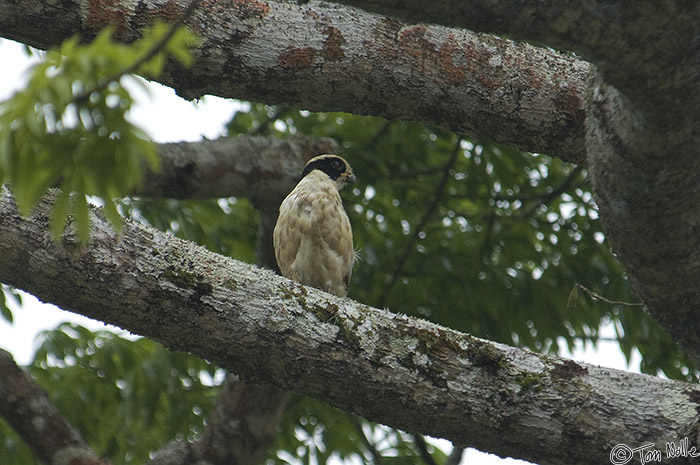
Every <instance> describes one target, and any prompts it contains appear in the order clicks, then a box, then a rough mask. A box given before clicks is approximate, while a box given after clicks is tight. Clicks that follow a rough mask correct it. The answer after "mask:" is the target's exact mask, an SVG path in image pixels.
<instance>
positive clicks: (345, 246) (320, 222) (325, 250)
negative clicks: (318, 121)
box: [273, 154, 355, 296]
mask: <svg viewBox="0 0 700 465" xmlns="http://www.w3.org/2000/svg"><path fill="white" fill-rule="evenodd" d="M354 181H355V175H354V174H353V173H352V168H350V165H349V164H348V162H346V161H345V160H344V159H343V158H341V157H339V156H337V155H330V154H329V155H320V156H318V157H315V158H312V159H311V160H309V162H308V163H307V164H306V167H305V168H304V171H303V172H302V175H301V180H300V181H299V183H298V184H297V185H296V187H295V188H294V189H293V190H292V192H290V193H289V195H288V196H287V198H285V199H284V201H283V202H282V205H280V211H279V217H278V218H277V224H276V225H275V231H274V235H273V240H274V247H275V257H276V258H277V264H278V265H279V267H280V271H281V272H282V275H283V276H286V277H287V278H291V279H294V280H296V281H299V282H301V283H303V284H308V285H309V286H313V287H317V288H319V289H322V290H324V291H326V292H330V293H332V294H335V295H338V296H345V295H346V294H347V292H348V283H349V282H350V274H351V273H352V265H353V262H354V260H355V257H354V252H353V246H352V229H351V228H350V220H348V215H347V213H345V210H344V209H343V203H342V201H341V199H340V194H339V193H338V191H339V190H340V189H342V188H343V187H344V186H345V185H346V184H347V183H351V182H354Z"/></svg>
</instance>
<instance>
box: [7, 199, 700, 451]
mask: <svg viewBox="0 0 700 465" xmlns="http://www.w3.org/2000/svg"><path fill="white" fill-rule="evenodd" d="M50 208H51V202H50V199H48V200H47V201H44V202H42V204H40V206H39V207H37V209H36V211H35V213H34V215H33V216H32V217H31V218H29V219H23V218H22V217H21V216H20V215H19V213H18V212H17V209H16V206H15V205H14V202H13V200H12V198H11V196H10V194H9V192H8V191H7V189H3V190H2V195H1V196H0V281H4V282H7V283H10V284H11V285H14V286H17V287H19V288H23V289H25V290H27V291H29V292H31V293H33V294H34V295H36V296H38V297H39V298H41V299H42V300H45V301H48V302H53V303H55V304H57V305H60V306H62V307H64V308H66V309H69V310H72V311H75V312H79V313H81V314H84V315H86V316H89V317H91V318H96V319H100V320H102V321H106V322H110V323H112V324H116V325H118V326H121V327H123V328H126V329H129V330H130V331H132V332H135V333H138V334H142V335H144V336H146V337H149V338H151V339H154V340H157V341H160V342H162V343H163V344H165V345H166V346H168V347H170V348H172V349H174V350H185V351H189V352H192V353H195V354H197V355H199V356H201V357H204V358H207V359H209V360H211V361H213V362H215V363H217V364H219V365H220V366H222V367H225V368H228V369H231V370H232V371H234V372H236V373H239V374H240V375H241V376H242V377H243V378H244V379H245V380H246V382H256V383H269V384H272V385H274V386H276V387H277V388H278V389H282V390H292V391H296V392H303V393H306V394H309V395H312V396H315V397H317V398H319V399H321V400H324V401H326V402H328V403H330V404H332V405H335V406H337V407H339V408H343V409H345V410H348V411H351V412H354V413H357V414H359V415H362V416H365V417H366V418H368V419H370V420H372V421H378V422H382V423H385V424H388V425H390V426H394V427H397V428H400V429H403V430H406V431H409V432H412V433H421V434H430V435H432V436H436V437H444V438H447V439H450V440H452V441H453V442H454V443H455V444H456V445H460V446H473V447H476V448H479V449H481V450H486V451H489V452H492V453H495V454H498V455H501V456H514V457H519V458H523V459H526V460H531V461H536V462H546V463H561V464H569V463H580V464H600V463H605V461H606V460H608V457H609V454H610V450H611V449H612V447H613V446H614V445H616V444H619V443H624V444H629V445H630V446H632V447H636V446H637V445H640V444H646V443H650V442H653V443H655V444H656V445H657V447H658V448H660V449H662V450H663V449H664V442H668V441H676V442H678V441H679V439H681V438H684V437H686V436H687V437H689V440H690V443H691V445H696V444H697V438H696V436H695V434H696V432H697V426H698V419H699V416H700V415H699V414H698V399H700V389H699V388H697V387H696V386H692V385H689V384H686V383H680V382H672V381H668V380H663V379H658V378H653V377H649V376H644V375H636V374H631V373H625V372H621V371H616V370H609V369H605V368H599V367H594V366H589V365H584V364H578V363H574V362H572V361H564V360H558V359H555V358H551V357H547V356H543V355H538V354H535V353H531V352H528V351H524V350H520V349H515V348H512V347H509V346H505V345H502V344H496V343H490V342H487V341H484V340H480V339H477V338H474V337H471V336H468V335H465V334H460V333H457V332H455V331H452V330H449V329H446V328H442V327H439V326H436V325H433V324H430V323H427V322H424V321H421V320H417V319H414V318H409V317H406V316H401V315H396V314H392V313H390V312H387V311H382V310H378V309H372V308H369V307H367V306H365V305H362V304H358V303H355V302H353V301H351V300H349V299H341V298H336V297H334V296H331V295H329V294H326V293H324V292H321V291H318V290H316V289H312V288H308V287H305V286H302V285H300V284H298V283H295V282H293V281H290V280H288V279H284V278H281V277H279V276H277V275H275V274H274V273H271V272H268V271H265V270H261V269H257V268H255V267H252V266H249V265H245V264H243V263H240V262H237V261H235V260H231V259H227V258H225V257H222V256H219V255H217V254H214V253H211V252H208V251H207V250H205V249H204V248H202V247H198V246H195V245H193V244H191V243H188V242H185V241H182V240H178V239H176V238H174V237H171V236H169V235H167V234H165V233H162V232H159V231H156V230H153V229H151V228H148V227H145V226H143V225H139V224H135V223H131V222H127V223H126V224H125V225H124V228H123V231H122V233H121V236H119V237H115V235H114V233H113V232H112V231H111V229H110V228H109V225H108V224H107V223H106V222H105V221H104V219H102V218H101V216H100V215H98V214H96V212H93V213H91V222H92V224H93V230H92V234H91V236H92V238H93V240H92V242H91V243H90V244H89V245H87V246H84V247H81V246H80V242H79V241H78V239H77V238H76V237H75V236H72V235H68V236H66V237H65V238H64V240H63V241H62V243H60V244H56V243H54V242H52V241H51V240H50V239H49V237H50V235H49V232H48V218H49V210H50ZM348 380H352V386H351V387H349V385H348ZM659 399H662V401H661V402H660V401H659ZM674 463H690V462H684V461H683V459H679V460H678V461H677V462H674Z"/></svg>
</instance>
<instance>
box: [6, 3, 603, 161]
mask: <svg viewBox="0 0 700 465" xmlns="http://www.w3.org/2000/svg"><path fill="white" fill-rule="evenodd" d="M98 3H99V2H98ZM90 5H91V7H89V8H86V9H81V8H80V6H79V4H78V3H76V2H72V1H69V0H61V1H59V2H53V3H51V4H50V5H48V4H44V3H43V2H36V3H35V2H32V3H31V4H30V5H26V4H24V3H22V4H18V3H16V2H14V1H12V0H0V35H2V36H4V37H7V38H11V39H14V40H19V41H22V42H24V43H28V44H31V45H34V46H38V47H41V48H46V47H50V46H55V45H57V44H58V43H60V41H61V40H63V39H65V38H66V37H69V36H70V35H72V34H76V33H77V34H80V35H82V36H83V37H86V38H89V37H92V36H93V35H94V34H95V32H96V31H98V30H99V29H101V28H102V27H104V26H105V25H106V24H112V25H114V26H116V27H117V30H118V31H119V32H120V34H121V36H122V37H124V38H125V39H126V40H133V39H134V38H136V37H137V36H138V33H139V29H140V28H141V27H142V26H143V25H144V23H145V22H146V21H147V20H148V21H150V20H151V19H153V18H156V17H161V18H166V19H167V18H171V17H176V15H177V14H179V12H180V11H181V9H183V8H184V7H185V5H186V2H184V1H172V2H167V3H165V4H164V3H162V2H156V1H152V0H151V1H142V2H138V3H134V2H110V7H109V10H108V11H109V14H107V13H106V11H107V10H105V11H102V10H100V8H99V7H98V6H97V5H98V4H96V3H90ZM27 17H31V18H32V23H31V24H27V22H26V21H24V19H25V18H27ZM57 18H58V19H59V20H58V21H57ZM187 23H188V25H189V26H190V28H191V29H192V30H193V31H194V32H195V33H197V34H199V35H200V36H202V37H203V38H204V40H205V42H204V45H203V46H202V47H201V48H200V50H199V53H198V56H197V59H196V60H197V61H196V63H195V65H194V66H192V67H191V68H189V69H180V68H177V69H176V68H171V69H170V72H169V75H168V76H166V77H164V78H163V79H162V81H163V82H164V83H165V84H167V85H170V86H172V87H174V88H175V89H176V90H177V91H178V93H179V94H181V95H183V96H186V97H187V98H193V97H199V96H201V95H203V94H215V95H220V96H223V97H235V98H243V99H248V100H254V101H265V102H268V103H277V104H284V105H290V106H295V107H303V108H307V109H310V110H319V111H331V110H342V111H348V112H351V113H356V114H371V115H378V116H384V117H387V118H390V119H411V120H419V121H423V122H426V123H431V124H435V125H437V126H441V127H444V128H448V129H451V130H453V131H456V132H458V133H464V134H466V135H469V136H478V137H483V138H486V139H489V140H493V141H497V142H501V143H505V144H511V145H513V146H515V147H518V148H520V149H523V150H528V151H533V152H541V153H547V154H549V155H552V156H557V157H560V158H563V159H565V160H569V161H574V162H576V163H584V162H585V157H584V155H585V150H584V145H583V135H584V119H585V118H584V113H583V96H584V93H585V90H586V88H587V86H588V83H587V82H588V76H589V65H588V64H587V63H585V62H582V61H579V60H577V59H575V58H572V57H566V56H563V55H560V54H558V53H556V52H553V51H550V50H546V49H542V48H535V47H532V46H530V45H527V44H518V43H514V42H512V41H508V40H504V39H500V38H497V37H493V36H488V35H483V34H474V33H472V32H469V31H464V30H458V29H448V28H445V27H442V26H409V25H406V24H404V23H401V22H400V21H398V20H393V19H387V18H383V17H381V16H377V15H373V14H369V13H364V12H362V11H359V10H356V9H352V8H347V7H342V6H333V5H328V4H325V3H321V2H316V1H311V2H308V3H305V4H303V5H299V4H296V3H291V2H289V3H285V2H258V1H252V0H251V1H242V2H234V3H231V2H224V1H217V0H212V1H209V2H205V3H204V4H203V7H202V8H199V9H197V10H196V11H195V12H194V14H193V15H192V17H191V18H190V19H189V20H188V21H187ZM47 29H50V30H47ZM222 76H225V78H222Z"/></svg>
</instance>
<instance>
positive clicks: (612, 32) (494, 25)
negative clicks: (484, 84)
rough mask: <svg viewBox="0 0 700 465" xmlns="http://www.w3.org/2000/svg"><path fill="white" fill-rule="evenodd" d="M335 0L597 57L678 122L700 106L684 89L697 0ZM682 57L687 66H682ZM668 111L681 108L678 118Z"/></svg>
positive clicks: (616, 80)
mask: <svg viewBox="0 0 700 465" xmlns="http://www.w3.org/2000/svg"><path fill="white" fill-rule="evenodd" d="M333 1H334V3H340V4H345V5H352V6H355V7H360V8H363V9H365V10H367V11H371V12H375V13H379V14H384V15H389V16H392V17H395V18H400V19H403V20H406V21H409V22H411V23H437V24H442V25H445V26H450V27H456V28H466V29H470V30H472V31H483V32H489V33H495V34H507V35H508V36H509V37H513V38H515V39H519V40H525V41H529V42H532V43H536V44H542V45H546V46H549V47H553V48H556V49H558V50H567V51H573V52H575V53H577V54H578V55H579V56H582V57H584V58H585V59H586V60H588V61H590V62H591V63H595V65H596V66H597V67H598V69H599V70H601V72H602V74H603V75H604V76H605V79H606V81H607V82H608V83H610V84H612V85H615V86H616V87H618V88H619V89H620V90H622V91H623V92H624V93H625V94H627V95H628V96H629V98H630V99H633V100H634V101H635V103H636V104H637V105H639V107H640V108H644V109H645V112H647V113H648V114H649V116H650V117H652V116H657V117H658V115H659V114H660V113H663V114H664V117H665V118H670V119H671V121H676V120H677V117H678V116H679V115H678V111H677V109H678V108H689V107H690V108H697V104H698V99H699V98H700V96H699V95H698V94H697V93H693V95H690V94H689V93H688V92H687V90H686V89H688V88H689V86H690V87H693V88H697V83H698V82H699V81H700V73H699V72H698V63H699V61H700V56H698V54H697V53H695V52H694V51H692V52H691V49H692V50H696V49H697V48H696V47H695V45H690V44H695V43H696V41H697V30H698V26H699V25H698V22H697V21H698V18H700V5H699V4H697V3H693V2H691V3H688V2H682V1H674V0H671V1H667V2H664V3H663V4H660V3H659V2H658V1H656V0H639V1H635V2H628V1H621V0H591V1H586V2H561V1H559V0H544V1H538V2H522V1H519V0H505V1H502V0H501V1H497V2H495V1H485V0H466V1H464V0H438V1H433V2H431V3H430V8H426V7H425V2H422V1H421V0H333ZM680 11H682V12H683V14H679V12H680ZM650 38H653V39H652V40H650ZM641 44H643V45H641ZM674 44H687V45H686V46H680V45H674ZM679 63H683V64H684V65H685V66H678V64H679ZM690 83H695V85H694V86H693V85H691V84H690ZM671 95H673V97H671ZM691 102H692V103H691ZM667 110H669V111H673V112H675V113H676V115H675V117H674V115H673V114H667V113H666V111H667ZM694 111H696V110H694ZM683 117H687V113H685V114H683Z"/></svg>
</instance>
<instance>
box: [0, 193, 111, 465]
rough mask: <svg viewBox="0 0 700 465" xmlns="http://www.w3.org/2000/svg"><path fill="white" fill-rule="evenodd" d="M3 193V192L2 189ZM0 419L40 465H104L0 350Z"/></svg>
mask: <svg viewBox="0 0 700 465" xmlns="http://www.w3.org/2000/svg"><path fill="white" fill-rule="evenodd" d="M3 190H4V188H3ZM0 373H2V376H0V415H2V416H3V417H4V418H5V420H7V422H8V423H9V424H10V426H12V428H13V429H14V430H15V431H16V432H17V434H19V436H20V437H21V438H22V439H23V440H24V442H25V443H27V445H28V446H29V447H30V448H31V449H32V451H34V453H35V454H36V455H37V457H39V458H40V459H41V460H42V461H43V462H44V463H46V464H51V463H81V464H85V465H105V463H104V462H103V461H102V460H100V459H99V458H98V457H97V455H96V454H95V453H94V452H93V451H92V450H90V448H89V447H88V445H87V444H86V443H85V441H84V440H83V438H81V437H80V435H79V434H78V432H77V431H75V430H74V429H73V427H72V426H71V425H69V424H68V422H67V421H66V420H65V418H64V417H63V415H61V413H60V412H59V411H58V410H56V407H54V405H53V404H52V403H51V401H50V400H49V397H48V395H47V394H46V391H44V390H43V389H42V388H41V387H40V386H38V385H37V384H36V382H35V381H34V380H33V379H32V378H31V377H30V376H29V375H28V374H27V373H25V372H24V371H23V370H22V369H21V368H20V367H19V366H17V364H15V361H14V360H13V359H12V355H10V354H9V353H8V352H6V351H4V350H2V349H0Z"/></svg>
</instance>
